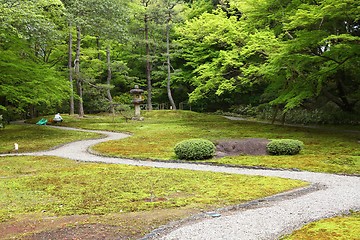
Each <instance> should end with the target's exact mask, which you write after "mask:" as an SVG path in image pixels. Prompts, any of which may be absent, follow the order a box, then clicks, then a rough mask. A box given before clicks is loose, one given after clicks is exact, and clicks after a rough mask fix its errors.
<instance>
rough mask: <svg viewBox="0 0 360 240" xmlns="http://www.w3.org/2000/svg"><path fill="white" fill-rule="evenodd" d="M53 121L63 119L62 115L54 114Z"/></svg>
mask: <svg viewBox="0 0 360 240" xmlns="http://www.w3.org/2000/svg"><path fill="white" fill-rule="evenodd" d="M53 121H54V122H62V121H63V119H62V117H61V116H60V113H57V114H55V117H54V119H53Z"/></svg>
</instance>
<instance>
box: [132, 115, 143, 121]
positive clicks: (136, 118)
mask: <svg viewBox="0 0 360 240" xmlns="http://www.w3.org/2000/svg"><path fill="white" fill-rule="evenodd" d="M144 119H145V118H144V117H136V116H135V117H132V118H131V120H135V121H144Z"/></svg>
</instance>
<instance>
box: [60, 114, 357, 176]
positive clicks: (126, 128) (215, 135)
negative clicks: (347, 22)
mask: <svg viewBox="0 0 360 240" xmlns="http://www.w3.org/2000/svg"><path fill="white" fill-rule="evenodd" d="M143 115H144V117H145V121H143V122H137V121H129V122H128V123H125V121H124V120H123V119H122V118H121V117H120V116H118V117H117V118H113V117H112V116H109V115H95V116H90V117H88V118H84V119H82V120H80V119H76V118H69V119H68V120H67V121H66V123H65V124H66V125H69V126H74V127H82V128H88V129H101V130H110V131H120V132H130V133H133V134H134V135H133V136H132V137H130V138H127V139H123V140H119V141H111V142H106V143H101V144H99V145H97V146H95V147H94V150H96V151H98V152H101V153H103V154H105V155H110V156H121V157H128V158H141V159H162V160H169V159H175V158H176V156H175V154H174V150H173V148H174V146H175V144H176V143H178V142H180V141H182V140H185V139H189V138H206V139H209V140H211V141H216V140H219V139H242V138H267V139H281V138H290V139H298V140H301V141H303V142H304V144H305V148H304V150H303V151H302V152H301V153H300V154H299V155H295V156H235V157H225V158H220V159H210V160H208V161H209V162H213V163H216V164H233V165H244V166H263V167H271V168H288V169H292V168H296V169H301V170H307V171H315V172H328V173H346V174H360V143H359V141H360V133H357V132H353V133H352V132H346V131H343V130H342V129H340V128H339V127H338V128H337V130H334V129H331V130H328V129H326V128H320V129H313V128H302V127H286V126H277V125H270V124H261V123H254V122H244V121H231V120H227V119H225V118H224V117H221V116H214V115H207V114H200V113H194V112H189V111H152V112H143Z"/></svg>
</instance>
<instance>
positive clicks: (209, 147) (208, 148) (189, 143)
mask: <svg viewBox="0 0 360 240" xmlns="http://www.w3.org/2000/svg"><path fill="white" fill-rule="evenodd" d="M174 151H175V154H176V156H177V157H178V158H180V159H185V160H202V159H208V158H211V157H213V156H214V153H215V145H214V144H213V143H212V142H210V141H209V140H206V139H200V138H199V139H189V140H184V141H181V142H179V143H177V144H176V145H175V148H174Z"/></svg>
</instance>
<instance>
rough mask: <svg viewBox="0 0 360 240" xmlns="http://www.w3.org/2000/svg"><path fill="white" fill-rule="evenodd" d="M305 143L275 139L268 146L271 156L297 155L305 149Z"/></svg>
mask: <svg viewBox="0 0 360 240" xmlns="http://www.w3.org/2000/svg"><path fill="white" fill-rule="evenodd" d="M303 146H304V143H303V142H301V141H299V140H294V139H275V140H272V141H271V142H269V143H268V144H267V145H266V150H267V152H268V153H269V154H271V155H296V154H298V153H299V152H300V151H301V150H302V149H303Z"/></svg>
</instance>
